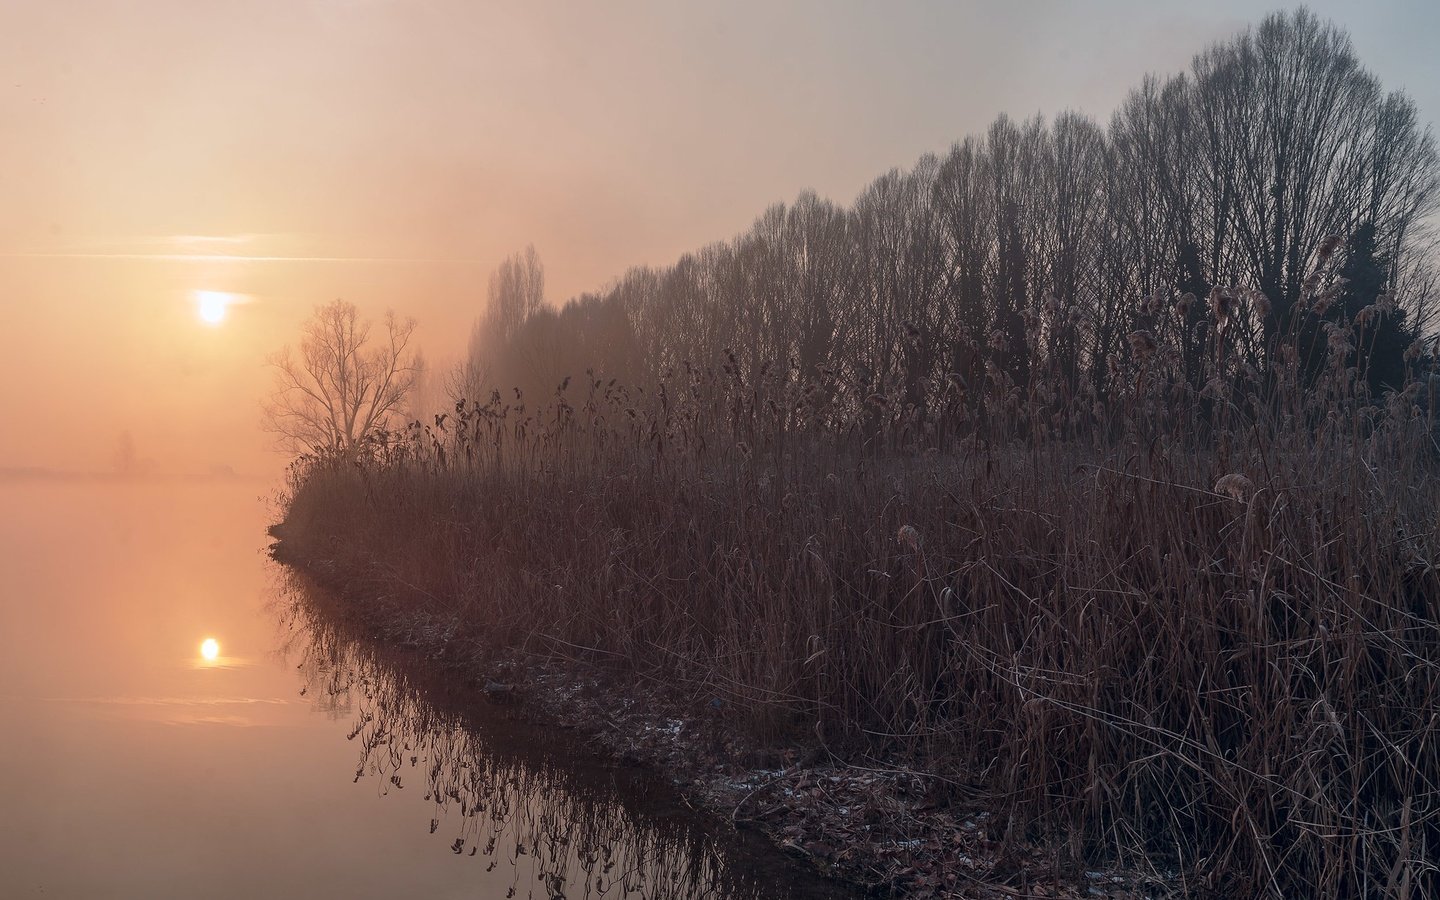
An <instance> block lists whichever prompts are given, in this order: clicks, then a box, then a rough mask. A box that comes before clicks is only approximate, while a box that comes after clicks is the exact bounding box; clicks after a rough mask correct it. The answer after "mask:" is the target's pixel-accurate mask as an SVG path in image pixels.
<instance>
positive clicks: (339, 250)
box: [0, 0, 1440, 477]
mask: <svg viewBox="0 0 1440 900" xmlns="http://www.w3.org/2000/svg"><path fill="white" fill-rule="evenodd" d="M1310 7H1311V8H1312V9H1313V10H1314V11H1316V12H1317V13H1319V14H1320V15H1321V16H1323V17H1326V18H1329V19H1333V20H1334V21H1336V22H1337V23H1339V24H1340V25H1342V26H1343V27H1345V28H1346V29H1348V30H1349V31H1350V33H1351V35H1352V37H1353V39H1354V42H1355V46H1356V49H1357V51H1358V53H1359V55H1360V58H1361V59H1362V61H1363V62H1364V63H1365V64H1366V65H1367V66H1368V67H1369V68H1370V69H1371V70H1372V71H1374V72H1375V73H1376V74H1377V75H1378V76H1379V77H1380V79H1381V81H1382V83H1383V84H1384V85H1385V86H1386V87H1388V88H1401V89H1404V90H1405V91H1406V92H1407V93H1409V94H1410V95H1411V96H1412V97H1413V98H1414V99H1415V100H1416V102H1417V103H1418V105H1419V107H1420V111H1421V114H1422V116H1423V117H1424V119H1425V120H1426V121H1429V122H1434V121H1435V120H1436V119H1437V117H1440V56H1437V54H1436V53H1435V52H1434V38H1435V36H1436V35H1440V4H1437V3H1434V2H1433V0H1408V2H1400V0H1396V2H1383V0H1372V2H1314V3H1311V4H1310ZM1278 8H1284V7H1281V6H1276V5H1268V4H1252V3H1243V2H1238V0H1219V2H1209V3H1205V4H1197V3H1193V2H1156V0H1146V2H1141V0H1074V2H1058V0H1057V2H1039V0H1035V2H998V0H997V2H961V0H955V2H908V0H900V2H883V3H882V2H858V0H857V2H849V0H830V2H818V0H817V2H795V3H778V2H752V0H730V2H726V3H714V2H708V3H688V2H650V3H642V2H628V0H612V2H607V3H590V2H578V0H576V2H567V3H558V2H555V3H552V2H543V0H527V2H488V0H244V2H240V0H233V2H217V0H134V2H123V0H0V122H3V123H4V125H3V128H4V130H3V135H4V137H3V140H0V340H3V341H4V350H3V352H0V417H3V423H4V424H3V425H0V468H4V467H19V466H44V467H50V468H54V469H60V470H67V471H97V470H105V469H107V468H109V467H111V465H112V461H113V459H114V458H115V456H116V453H117V448H118V447H119V445H120V441H121V440H122V438H121V436H122V435H123V434H128V435H129V436H130V437H129V440H130V442H131V444H132V445H133V447H134V451H135V455H136V457H137V458H139V459H142V460H147V461H150V462H151V463H152V464H153V466H154V468H155V469H156V470H157V471H164V472H172V473H199V472H206V471H210V470H211V469H212V468H214V467H221V466H228V467H230V468H232V469H234V470H236V471H239V472H242V473H246V474H255V475H259V476H267V477H268V476H273V475H274V474H276V473H278V472H279V471H280V470H281V469H282V468H283V466H284V463H285V458H284V457H283V456H282V455H280V454H278V453H276V452H275V451H274V450H273V449H272V447H271V440H270V437H269V436H268V435H265V434H263V433H262V432H261V431H260V429H259V422H260V407H259V404H260V401H261V399H262V397H263V396H264V394H265V392H266V389H267V387H268V384H269V374H268V372H267V371H266V368H265V362H266V359H267V357H268V356H269V355H270V354H271V353H273V352H274V351H275V350H277V349H279V348H280V347H281V346H282V345H284V344H286V343H290V342H294V341H295V340H296V337H297V336H298V333H299V328H300V326H301V323H302V322H303V321H304V319H305V318H306V317H307V316H308V315H309V314H310V312H311V311H312V310H313V309H314V307H315V306H316V305H318V304H321V303H324V302H327V301H329V300H331V299H334V298H336V297H341V298H344V299H346V300H349V301H351V302H353V303H355V304H356V305H357V306H359V307H360V309H361V310H362V311H364V312H365V313H366V314H367V315H372V316H378V315H380V314H382V313H383V312H384V310H386V309H395V310H396V311H397V312H399V313H401V314H403V315H407V316H414V317H415V318H417V319H418V320H419V322H420V326H419V330H418V331H417V337H418V339H419V341H420V343H421V345H422V346H423V348H424V350H425V352H426V354H427V356H428V357H429V358H430V359H431V360H432V361H444V360H445V359H449V358H454V357H455V356H456V355H458V353H459V352H460V350H461V348H462V347H463V345H464V340H465V336H466V334H467V333H468V331H469V327H470V323H471V322H472V321H473V319H474V317H475V316H476V314H477V313H478V311H479V308H480V305H481V304H482V302H483V299H484V294H485V285H486V281H487V278H488V275H489V272H490V271H491V270H492V269H493V268H494V267H495V266H496V265H497V264H498V263H499V262H500V261H501V260H502V259H503V258H504V257H505V256H507V255H508V254H509V253H511V252H513V251H515V250H517V249H520V248H522V247H524V246H525V245H526V244H530V243H533V244H534V245H535V247H536V249H537V250H538V252H539V254H540V256H541V258H542V259H543V260H544V262H545V265H546V270H547V293H548V296H549V299H550V300H551V301H552V302H557V303H558V302H562V301H563V300H565V299H566V298H568V297H570V296H573V295H574V294H576V293H579V292H581V291H584V290H589V289H595V288H598V287H600V286H602V285H604V284H605V283H606V282H608V281H609V280H611V279H613V278H614V277H616V276H617V275H619V274H620V273H622V272H623V271H624V270H625V269H627V268H629V267H631V266H634V265H640V264H664V263H667V262H670V261H673V260H674V259H675V258H676V257H677V256H679V255H680V254H681V253H683V252H685V251H687V250H690V249H694V248H696V247H699V246H701V245H703V244H705V243H708V242H710V241H713V240H717V239H724V238H728V237H730V236H731V235H733V234H735V233H737V232H739V231H741V230H743V229H744V228H746V227H747V226H748V225H749V223H750V222H751V221H752V220H753V219H754V218H755V217H756V216H757V215H758V214H759V213H760V212H761V211H762V210H763V209H764V208H765V207H766V206H767V205H769V204H771V203H774V202H776V201H782V200H789V199H792V198H793V197H794V196H795V195H796V194H797V193H799V192H800V191H801V190H804V189H813V190H815V191H816V192H818V193H819V194H820V195H821V196H825V197H829V198H830V199H832V200H835V201H837V202H841V203H848V202H849V201H851V200H852V199H853V198H854V197H855V195H856V194H858V193H859V191H860V190H861V189H862V188H863V187H864V186H865V185H866V184H867V183H868V182H869V181H870V180H872V179H873V178H874V177H876V176H878V175H880V174H882V173H883V172H885V171H887V170H888V169H891V168H894V167H906V166H909V165H912V164H913V163H914V161H915V160H916V159H917V158H919V157H920V156H921V155H922V154H924V153H932V152H933V153H943V152H944V151H945V150H946V149H947V148H948V147H949V146H950V145H951V144H952V143H954V142H955V141H956V140H958V139H960V138H962V137H964V136H965V135H967V134H971V133H975V132H979V131H981V130H983V129H984V128H985V127H986V126H987V125H988V124H989V123H990V122H991V121H992V120H993V119H994V118H995V116H996V115H998V114H1000V113H1002V112H1004V113H1008V114H1010V115H1012V116H1016V117H1021V118H1023V117H1027V116H1030V115H1033V114H1037V113H1039V114H1043V115H1046V116H1053V115H1055V114H1056V113H1059V112H1062V111H1065V110H1080V111H1083V112H1086V113H1088V114H1090V115H1092V116H1095V117H1096V118H1099V119H1101V120H1104V119H1106V118H1108V116H1109V115H1110V113H1111V112H1112V111H1113V110H1114V109H1115V107H1116V106H1117V105H1118V104H1119V103H1120V102H1121V101H1122V100H1123V98H1124V96H1125V93H1126V92H1127V91H1128V90H1129V89H1130V88H1131V87H1133V86H1134V85H1135V84H1137V83H1138V82H1139V81H1140V79H1141V78H1142V77H1143V76H1144V75H1145V74H1146V73H1152V72H1153V73H1160V74H1168V73H1171V72H1175V71H1179V70H1181V69H1184V68H1185V67H1186V66H1187V65H1188V63H1189V61H1190V58H1191V57H1192V56H1193V54H1194V53H1196V52H1197V51H1199V50H1201V49H1203V48H1204V47H1205V46H1206V45H1207V44H1209V43H1212V42H1214V41H1217V40H1223V39H1225V38H1227V37H1229V36H1230V35H1232V34H1234V33H1236V32H1238V31H1240V30H1243V29H1244V28H1245V27H1246V26H1247V25H1249V24H1252V23H1254V22H1257V21H1258V20H1259V19H1260V18H1262V17H1263V16H1264V15H1265V13H1266V12H1269V11H1272V10H1274V9H1278ZM197 291H214V292H227V293H230V294H232V295H234V296H236V297H238V298H240V299H241V300H243V302H240V303H236V304H234V305H231V306H229V307H228V309H227V314H226V316H225V318H224V320H223V321H222V322H220V323H219V324H209V323H206V322H204V321H203V320H202V319H201V318H200V317H199V316H198V315H197V312H198V306H197V302H196V293H195V292H197Z"/></svg>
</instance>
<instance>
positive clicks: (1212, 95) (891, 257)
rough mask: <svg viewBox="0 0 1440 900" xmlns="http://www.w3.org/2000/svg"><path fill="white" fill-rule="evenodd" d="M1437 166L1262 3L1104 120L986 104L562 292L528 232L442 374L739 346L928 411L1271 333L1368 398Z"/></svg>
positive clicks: (1289, 22)
mask: <svg viewBox="0 0 1440 900" xmlns="http://www.w3.org/2000/svg"><path fill="white" fill-rule="evenodd" d="M1437 171H1440V169H1437V153H1436V146H1435V141H1434V138H1433V136H1432V134H1431V132H1430V130H1429V129H1428V128H1427V127H1426V126H1425V125H1424V124H1422V122H1421V121H1420V119H1419V115H1418V111H1417V109H1416V107H1415V104H1414V102H1413V101H1412V100H1410V99H1409V98H1408V97H1407V96H1405V95H1404V94H1403V93H1400V92H1397V91H1389V92H1387V91H1385V90H1384V89H1383V88H1382V87H1381V85H1380V83H1379V82H1378V80H1377V79H1376V77H1375V76H1374V75H1373V74H1371V73H1370V72H1369V71H1367V70H1366V69H1365V68H1364V67H1363V66H1362V65H1361V64H1360V62H1359V61H1358V59H1357V58H1356V55H1355V52H1354V49H1353V47H1352V44H1351V41H1350V39H1349V37H1348V35H1347V34H1346V33H1345V32H1344V31H1343V30H1342V29H1340V28H1338V27H1337V26H1335V25H1334V24H1332V23H1329V22H1326V21H1323V20H1321V19H1319V18H1317V17H1316V16H1315V15H1314V14H1313V13H1311V12H1309V11H1308V10H1305V9H1300V10H1298V11H1296V12H1291V13H1277V14H1274V15H1271V16H1269V17H1268V18H1266V19H1265V20H1264V21H1263V22H1262V23H1260V25H1259V26H1257V27H1255V28H1253V29H1251V30H1248V31H1246V32H1244V33H1242V34H1239V35H1237V36H1235V37H1233V38H1232V39H1230V40H1228V41H1225V42H1221V43H1218V44H1215V45H1213V46H1211V47H1210V48H1208V49H1206V50H1205V51H1203V52H1201V53H1200V54H1198V55H1197V56H1196V57H1195V58H1194V60H1193V61H1192V63H1191V66H1190V68H1189V70H1188V71H1186V72H1183V73H1180V74H1176V75H1173V76H1171V77H1168V78H1159V77H1153V76H1152V77H1147V78H1146V79H1145V80H1144V81H1143V82H1142V83H1141V84H1140V86H1139V87H1137V88H1136V89H1134V90H1133V91H1132V92H1131V93H1130V94H1129V96H1128V97H1126V99H1125V101H1124V102H1123V103H1122V104H1121V106H1120V108H1119V109H1118V110H1117V111H1116V112H1115V113H1114V115H1113V116H1112V117H1111V118H1110V121H1109V123H1108V125H1106V126H1102V125H1100V124H1099V123H1097V122H1095V121H1094V120H1093V119H1091V118H1088V117H1086V116H1084V115H1081V114H1078V113H1073V112H1067V113H1063V114H1061V115H1059V116H1057V117H1056V118H1055V119H1054V120H1053V121H1048V122H1047V121H1046V120H1044V119H1042V118H1040V117H1038V116H1037V117H1035V118H1031V119H1028V120H1026V121H1017V120H1014V119H1012V118H1010V117H1008V116H1001V117H1000V118H999V119H997V120H996V121H995V122H994V123H993V124H992V125H991V126H990V127H989V129H987V130H986V131H985V133H984V134H981V135H973V136H970V137H967V138H965V139H964V140H962V141H960V142H959V143H957V144H956V145H954V146H953V147H952V148H951V149H950V151H949V152H948V153H947V154H945V155H944V156H933V155H927V156H925V157H923V158H921V159H920V160H919V162H918V163H916V164H915V165H914V166H913V167H912V168H910V169H909V170H904V171H902V170H899V169H896V170H892V171H890V172H887V173H886V174H884V175H882V176H880V177H879V178H877V179H875V181H874V182H872V183H871V184H870V185H869V186H868V187H867V188H866V189H865V190H864V191H863V192H862V193H861V194H860V196H859V197H858V198H857V199H856V200H855V202H854V203H853V204H851V205H850V206H848V207H845V206H840V205H837V204H835V203H832V202H831V201H829V200H825V199H822V198H820V197H818V196H817V195H815V194H814V193H811V192H805V193H802V194H801V195H800V196H799V197H798V198H797V199H796V200H795V201H794V202H793V203H790V204H788V205H787V204H776V205H774V206H771V207H770V208H769V209H767V210H765V211H764V213H763V214H761V215H760V217H759V218H758V219H756V221H755V223H754V225H753V226H752V227H751V228H750V229H749V230H748V231H746V232H744V233H742V234H740V235H738V236H736V237H735V238H733V239H732V240H729V241H724V242H718V243H714V244H711V245H709V246H706V247H703V248H701V249H699V250H697V251H695V252H692V253H687V254H685V255H684V256H682V257H681V258H680V259H679V260H677V261H676V262H675V263H674V264H672V265H669V266H662V267H637V268H633V269H631V270H629V271H628V272H626V273H625V274H624V275H623V276H621V277H620V278H619V279H618V280H616V281H615V282H614V283H613V284H611V285H609V286H608V287H607V288H605V289H604V290H600V291H597V292H593V293H587V294H584V295H582V296H580V297H577V298H574V299H572V300H570V301H569V302H567V303H565V304H564V305H563V306H561V307H559V308H556V307H554V306H550V305H547V304H546V303H545V299H544V268H543V265H542V264H541V262H540V260H539V257H538V255H537V254H536V253H535V251H534V249H533V247H532V248H527V249H526V250H525V251H524V252H522V253H519V254H516V255H515V256H513V257H511V258H510V259H508V260H507V261H506V262H505V263H504V264H503V265H502V266H501V267H500V268H499V269H498V270H497V271H496V273H495V275H494V276H493V277H492V279H491V282H490V285H489V292H488V297H487V302H486V305H485V308H484V312H483V314H482V316H481V317H480V319H479V320H478V321H477V322H476V324H475V328H474V332H473V334H472V336H471V340H470V345H469V350H468V354H467V357H466V360H465V362H464V363H463V364H462V365H461V366H460V368H459V370H458V371H456V372H455V373H454V374H453V376H452V378H451V384H450V392H451V393H452V395H454V396H455V397H457V398H458V397H467V398H469V399H472V400H475V399H482V400H483V399H484V398H487V397H489V396H491V395H492V393H493V392H494V391H496V390H501V391H507V392H508V390H509V389H510V388H519V389H521V391H522V392H523V393H525V394H528V395H530V396H535V395H539V397H540V398H542V399H543V398H545V397H548V396H549V395H550V394H551V393H552V392H553V391H555V389H556V388H557V386H558V385H559V384H561V383H562V382H563V381H564V380H565V379H566V378H567V377H569V376H579V375H581V374H583V373H585V372H586V371H590V372H593V373H594V374H595V375H596V376H597V377H606V378H612V377H613V378H618V379H620V380H621V381H623V382H625V383H629V384H635V385H647V384H655V383H657V382H659V381H660V380H662V379H663V378H664V377H665V375H666V373H670V372H675V371H677V370H679V369H680V368H682V367H684V366H686V365H690V366H697V367H717V368H718V367H721V366H724V365H727V364H733V365H734V366H735V367H737V369H738V370H740V371H743V372H748V373H756V372H759V371H760V370H761V369H762V367H770V369H771V371H772V372H773V371H776V370H779V371H780V372H781V373H782V374H783V376H784V377H786V378H790V377H793V378H795V379H797V380H799V381H802V382H806V383H812V384H816V385H820V386H822V387H824V388H826V389H828V390H830V391H831V392H840V391H852V392H853V393H854V395H855V396H856V397H857V398H864V397H866V396H874V395H879V396H881V397H883V398H886V399H888V400H892V401H894V402H896V403H897V404H901V405H903V406H904V407H905V408H908V409H911V410H915V411H917V412H918V414H919V415H920V416H922V417H923V416H924V415H925V414H926V413H927V411H930V410H932V409H934V408H936V407H937V406H938V405H939V404H940V403H941V402H942V398H943V397H944V396H945V392H946V391H947V390H949V389H950V388H951V386H953V385H955V384H961V385H977V384H979V383H981V382H982V381H984V380H987V379H988V380H991V381H995V380H1000V381H1003V382H1004V383H1005V384H1007V385H1013V386H1019V387H1021V388H1024V387H1025V386H1027V385H1029V384H1031V383H1032V382H1033V381H1035V380H1036V379H1037V377H1038V376H1040V375H1041V374H1043V375H1044V378H1045V380H1046V382H1047V383H1048V384H1050V385H1052V386H1055V385H1058V386H1059V387H1060V389H1061V390H1066V391H1074V392H1075V394H1074V395H1072V396H1078V395H1080V394H1083V393H1085V392H1087V391H1088V392H1090V393H1093V394H1096V395H1103V394H1105V392H1106V391H1107V390H1108V389H1109V387H1110V385H1111V382H1112V381H1113V380H1114V379H1116V378H1117V377H1122V375H1123V372H1124V363H1123V361H1125V360H1130V359H1132V358H1133V357H1134V355H1135V353H1136V352H1137V350H1138V351H1139V352H1140V353H1142V354H1143V353H1146V352H1149V351H1150V350H1151V349H1154V348H1156V347H1158V348H1160V349H1161V351H1162V355H1164V356H1165V359H1166V363H1167V365H1168V366H1169V368H1170V370H1171V372H1170V374H1171V375H1172V377H1174V378H1176V379H1177V380H1183V381H1185V382H1188V383H1189V384H1191V385H1197V386H1198V385H1202V384H1204V383H1205V382H1206V380H1207V379H1208V378H1210V377H1213V376H1214V375H1215V374H1217V373H1216V372H1215V371H1214V370H1215V368H1216V367H1219V366H1228V367H1236V366H1241V367H1249V368H1250V369H1253V370H1255V371H1257V372H1261V373H1264V372H1266V371H1269V370H1270V368H1271V366H1272V364H1273V362H1274V361H1275V357H1276V355H1277V352H1278V348H1279V346H1280V344H1281V338H1282V336H1287V335H1288V336H1290V338H1291V340H1289V341H1287V343H1288V344H1289V345H1290V346H1292V347H1299V348H1301V352H1302V354H1303V355H1304V356H1305V357H1306V359H1304V360H1302V364H1303V365H1304V366H1305V367H1306V368H1308V369H1310V370H1314V369H1316V368H1318V366H1319V365H1320V363H1321V362H1322V361H1323V360H1324V359H1325V358H1327V354H1329V353H1330V352H1332V351H1334V350H1335V348H1336V347H1337V346H1342V347H1343V348H1344V349H1345V352H1346V353H1347V354H1348V357H1349V359H1348V364H1349V365H1351V366H1354V367H1355V368H1356V369H1357V370H1358V371H1359V372H1360V374H1361V376H1362V377H1363V378H1364V379H1365V380H1366V381H1367V382H1368V384H1369V387H1370V389H1371V390H1372V391H1374V392H1375V393H1376V394H1377V395H1378V394H1379V393H1381V392H1383V391H1384V390H1387V389H1391V388H1396V387H1399V386H1400V385H1401V383H1402V382H1403V380H1404V378H1405V375H1406V366H1407V364H1409V365H1411V366H1413V365H1414V364H1415V363H1416V361H1417V348H1418V346H1419V345H1418V344H1417V341H1418V339H1419V338H1420V337H1421V336H1422V335H1423V334H1428V333H1430V332H1432V331H1433V330H1434V328H1435V326H1436V325H1437V324H1440V322H1437V308H1436V305H1435V302H1434V299H1435V298H1434V288H1435V277H1436V273H1435V269H1434V268H1433V261H1434V260H1433V254H1432V252H1431V251H1432V249H1433V235H1432V232H1431V229H1430V227H1429V225H1430V220H1431V218H1432V216H1433V213H1434V212H1435V209H1436V202H1437V200H1436V198H1437V193H1436V187H1437ZM1341 331H1343V332H1344V334H1343V335H1340V332H1341ZM1222 349H1223V350H1224V351H1225V352H1223V353H1222V352H1221V350H1222ZM1407 352H1408V354H1409V356H1408V357H1407ZM1117 361H1120V362H1117ZM857 402H858V401H857Z"/></svg>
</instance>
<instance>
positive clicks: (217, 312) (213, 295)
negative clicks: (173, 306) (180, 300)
mask: <svg viewBox="0 0 1440 900" xmlns="http://www.w3.org/2000/svg"><path fill="white" fill-rule="evenodd" d="M234 302H235V296H234V295H233V294H227V293H225V292H224V291H196V292H195V311H196V313H198V314H199V316H200V321H202V322H204V323H205V324H207V325H219V324H220V323H221V322H223V321H225V316H226V314H227V313H228V312H229V311H230V304H232V303H234Z"/></svg>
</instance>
